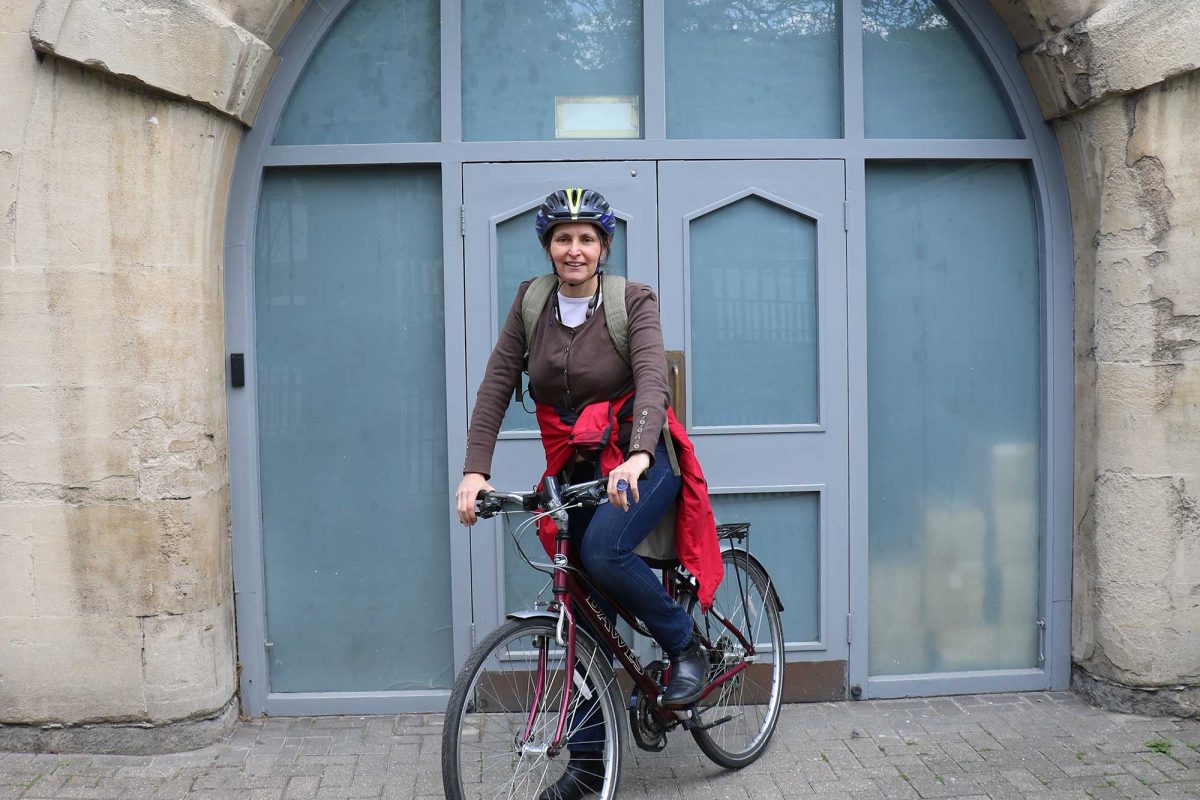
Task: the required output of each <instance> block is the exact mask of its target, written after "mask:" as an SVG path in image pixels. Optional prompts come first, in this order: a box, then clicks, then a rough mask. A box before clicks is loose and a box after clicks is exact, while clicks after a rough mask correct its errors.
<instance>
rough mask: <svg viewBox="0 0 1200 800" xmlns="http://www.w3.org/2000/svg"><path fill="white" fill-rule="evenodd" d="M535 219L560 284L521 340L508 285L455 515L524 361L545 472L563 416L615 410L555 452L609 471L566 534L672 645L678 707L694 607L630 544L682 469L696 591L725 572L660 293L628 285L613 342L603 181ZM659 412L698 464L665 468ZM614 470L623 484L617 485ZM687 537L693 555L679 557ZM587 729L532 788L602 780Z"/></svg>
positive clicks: (673, 498) (578, 789)
mask: <svg viewBox="0 0 1200 800" xmlns="http://www.w3.org/2000/svg"><path fill="white" fill-rule="evenodd" d="M535 227H536V232H537V235H538V238H539V240H540V242H541V245H542V248H543V249H544V250H545V252H546V256H547V258H548V259H549V261H550V265H551V268H552V270H553V273H554V274H555V275H556V276H557V280H558V287H557V291H552V292H551V293H550V296H549V297H548V298H547V302H546V305H545V307H544V308H543V309H541V310H540V313H539V316H538V322H537V325H536V327H535V328H534V329H533V334H532V336H531V337H529V338H530V340H529V341H526V334H525V323H524V320H523V313H522V302H523V300H524V298H525V295H526V292H527V291H528V290H529V288H530V285H531V284H532V283H533V282H532V281H526V282H525V283H523V284H521V286H520V288H518V290H517V296H516V299H515V300H514V302H513V305H512V309H511V311H510V312H509V314H508V318H507V320H506V321H505V324H504V328H503V330H501V332H500V336H499V339H498V340H497V342H496V347H495V349H494V350H493V351H492V354H491V357H490V358H489V359H488V364H487V370H486V372H485V374H484V378H483V381H482V383H481V384H480V387H479V392H478V395H477V396H476V401H475V410H474V413H473V414H472V417H471V427H470V430H469V433H468V435H467V452H466V461H465V464H464V467H463V479H462V482H461V483H460V484H459V486H458V491H457V494H456V503H457V508H458V516H459V520H460V521H461V522H462V523H463V524H464V525H472V524H474V523H475V501H476V498H477V497H478V495H479V493H480V492H481V491H491V490H492V487H491V485H490V484H489V483H488V476H489V473H490V470H491V460H492V453H493V450H494V448H495V443H496V436H497V434H498V432H499V430H500V425H501V422H502V420H503V418H504V413H505V411H506V409H507V408H508V399H509V397H511V396H512V394H513V391H514V389H515V388H516V387H517V385H518V381H519V379H520V374H521V371H522V369H523V368H525V369H526V370H527V371H528V373H529V384H530V390H529V391H530V395H531V396H533V397H534V398H535V401H536V402H537V405H538V419H539V425H540V427H541V429H542V434H543V443H544V444H545V446H546V449H547V467H548V473H555V472H558V471H559V469H560V464H558V463H556V462H561V461H563V458H562V457H561V455H560V454H561V450H562V447H561V446H562V445H563V443H564V442H566V441H568V438H567V437H568V435H569V432H570V430H571V426H574V425H578V424H579V422H580V421H581V420H592V421H594V420H595V419H597V415H596V413H595V412H600V413H601V415H602V416H601V417H600V418H601V419H604V420H607V419H611V418H613V417H615V419H616V421H617V436H616V439H615V441H614V442H611V443H609V444H608V447H607V453H605V452H604V450H605V448H604V446H603V443H601V450H600V452H597V451H596V450H589V451H585V452H581V453H575V452H572V453H571V454H570V457H568V458H567V459H566V463H565V464H562V465H561V468H562V469H563V470H564V471H565V472H566V473H567V475H568V479H569V480H572V481H579V480H588V479H591V478H594V477H598V473H602V472H603V471H607V473H608V498H609V503H607V504H605V505H601V506H599V507H595V508H576V509H572V510H571V511H570V512H569V517H570V532H571V547H572V551H573V553H575V554H577V556H578V558H579V560H580V561H581V562H582V564H583V567H584V569H585V570H586V571H587V573H588V575H589V577H590V578H591V579H592V580H594V581H595V583H596V584H597V585H599V587H600V588H601V589H603V590H604V591H605V592H607V593H608V594H609V595H612V596H615V597H619V598H620V599H621V601H622V603H623V604H624V605H625V606H626V607H627V608H628V609H629V610H630V611H632V612H633V613H634V614H635V615H636V616H637V617H638V618H639V619H641V620H642V622H644V623H645V625H646V628H647V629H648V630H649V631H650V632H651V633H652V634H653V635H654V638H655V640H657V642H658V643H659V645H660V646H661V647H662V648H663V650H664V652H666V654H667V655H668V656H669V657H670V659H671V677H670V680H669V682H668V685H667V688H666V691H665V693H664V695H663V705H665V706H671V707H680V708H682V707H687V706H689V705H691V704H693V703H695V702H696V700H697V699H698V698H699V696H700V694H701V691H702V690H703V688H704V685H705V680H706V678H707V674H708V673H707V670H708V663H707V658H706V656H705V653H704V651H703V649H702V648H701V647H700V645H699V643H698V642H695V641H693V637H692V618H691V616H690V615H689V614H688V613H687V612H686V611H684V609H682V608H680V607H679V606H677V605H675V604H674V603H673V602H672V601H671V599H670V598H669V597H668V596H667V593H666V591H665V589H664V588H663V585H662V582H661V581H660V580H659V579H658V578H657V577H656V576H655V574H654V572H653V571H652V570H651V569H650V567H649V566H647V565H646V563H645V562H643V561H642V560H641V558H640V557H638V556H637V555H636V554H635V553H634V549H635V548H636V547H637V546H638V545H639V544H640V543H641V542H642V540H643V539H645V538H646V536H647V535H648V534H649V533H650V532H651V531H652V530H654V528H655V526H656V525H657V524H658V522H659V521H660V520H661V519H662V518H663V516H664V515H665V514H666V513H667V512H668V511H669V510H670V509H671V508H672V507H673V506H675V504H676V502H677V500H678V498H679V497H680V494H681V487H683V486H684V481H685V480H691V481H692V483H693V484H695V483H696V481H697V480H698V481H699V483H700V486H699V490H696V489H697V487H696V486H695V485H693V486H691V487H690V488H691V489H693V491H689V492H686V493H685V494H686V495H687V497H688V498H689V499H688V503H689V504H690V506H696V505H703V506H704V508H703V509H701V510H699V511H697V509H696V508H694V507H693V508H690V512H691V513H689V515H688V518H690V519H699V520H701V521H702V523H703V524H700V525H691V526H688V529H687V530H679V534H680V536H681V537H686V542H685V541H682V540H681V541H680V545H681V546H680V555H681V558H684V564H685V566H688V567H689V569H690V570H691V571H692V572H693V573H696V577H697V578H698V579H700V580H701V584H702V589H703V590H706V591H702V597H703V595H704V594H707V597H708V600H709V601H711V598H712V591H714V590H715V583H713V582H712V580H713V574H714V573H715V575H716V576H717V577H716V578H715V580H716V581H719V580H720V578H719V575H720V574H721V573H720V570H721V561H720V551H719V546H718V543H717V539H716V532H715V528H714V527H713V522H712V512H711V508H709V507H707V503H708V500H707V495H706V494H705V492H704V491H703V486H702V482H703V476H702V475H700V474H699V470H698V465H695V461H694V455H693V453H692V451H691V446H690V443H688V442H687V440H686V434H684V433H683V429H682V426H680V425H678V423H677V422H676V421H675V420H674V415H673V414H671V412H670V411H669V393H668V390H667V366H666V355H665V352H664V347H663V337H662V328H661V325H660V322H659V315H658V303H657V300H656V298H655V296H654V293H653V292H652V291H651V289H650V287H648V286H646V285H644V284H640V283H633V282H629V283H627V284H626V288H625V298H624V299H625V307H626V308H625V310H626V314H627V317H628V353H627V354H623V353H621V352H618V349H617V347H616V345H615V344H614V341H613V338H612V336H611V335H610V332H609V329H608V320H607V318H606V314H605V313H604V312H603V310H602V309H601V308H600V307H601V305H602V304H603V299H604V291H603V281H604V280H605V277H604V275H603V273H602V272H601V271H600V267H601V266H602V265H603V264H604V262H605V260H606V258H607V256H608V253H609V250H610V248H611V246H612V240H613V234H614V232H615V230H616V218H615V216H614V215H613V213H612V211H611V209H610V208H609V205H608V202H607V201H606V200H605V199H604V197H603V196H602V195H601V194H600V193H599V192H595V191H592V190H588V189H565V190H560V191H556V192H554V193H552V194H551V195H549V196H548V197H547V198H546V200H545V202H544V203H543V204H542V205H541V207H540V208H539V209H538V214H537V220H536V223H535ZM526 358H527V359H528V363H527V365H526ZM668 419H670V422H671V423H672V424H671V425H670V426H669V431H670V434H671V435H672V437H673V440H674V441H673V444H674V445H675V446H677V447H679V448H681V449H682V450H684V451H685V454H686V456H687V458H688V461H687V463H688V464H691V465H694V467H693V469H692V470H691V472H690V473H689V472H688V471H686V470H685V472H684V475H683V476H682V477H681V475H679V474H676V472H675V471H674V469H673V466H672V458H671V455H669V453H668V442H667V441H666V440H665V438H664V428H667V427H668V425H667V423H668ZM564 431H565V432H567V433H566V435H564ZM580 438H590V437H580ZM605 456H607V457H605ZM697 475H698V476H699V478H697V477H696V476H697ZM622 483H624V484H627V486H628V489H627V490H625V489H624V488H623V487H621V486H619V484H622ZM685 545H686V552H687V553H688V555H689V556H690V559H691V562H692V563H689V559H688V558H685V557H684V552H685ZM699 573H706V574H699ZM596 599H597V600H598V601H599V598H596ZM602 605H603V604H602ZM606 610H607V609H606ZM609 616H610V617H611V613H610V614H609ZM587 730H588V728H587V726H579V730H578V732H577V733H576V734H575V735H573V736H572V737H571V741H570V743H569V746H568V749H569V751H570V762H569V764H568V767H567V771H566V772H565V773H564V775H563V777H562V778H561V779H559V781H558V782H557V783H556V784H554V785H553V786H551V787H550V788H548V789H547V790H546V791H545V792H543V793H542V795H541V800H565V799H566V798H570V799H571V800H574V798H579V797H582V796H583V795H584V794H587V793H590V792H594V791H596V790H597V789H598V786H599V784H598V783H597V781H596V778H595V772H596V771H595V769H594V763H595V760H596V759H598V757H599V750H600V748H602V747H603V742H602V741H601V742H596V741H588V740H587V736H586V733H587Z"/></svg>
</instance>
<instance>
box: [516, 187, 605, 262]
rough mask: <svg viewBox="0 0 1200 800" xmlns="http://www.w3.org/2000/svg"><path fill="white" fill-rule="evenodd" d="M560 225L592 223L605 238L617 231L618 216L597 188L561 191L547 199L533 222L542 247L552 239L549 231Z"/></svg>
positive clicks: (552, 193)
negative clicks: (563, 223)
mask: <svg viewBox="0 0 1200 800" xmlns="http://www.w3.org/2000/svg"><path fill="white" fill-rule="evenodd" d="M560 222H590V223H592V224H593V225H595V226H596V227H598V228H599V229H600V230H601V231H603V232H604V235H605V236H612V235H613V233H615V232H616V230H617V217H616V215H615V214H613V212H612V209H611V208H609V205H608V201H607V200H605V199H604V195H602V194H600V193H599V192H597V191H596V190H595V189H581V188H579V187H576V188H574V189H559V190H558V191H557V192H551V193H550V194H548V195H547V196H546V200H545V201H544V202H543V203H542V205H541V206H540V207H539V208H538V213H537V219H536V220H535V221H534V223H533V227H534V230H536V231H537V235H538V241H540V242H541V243H542V246H543V247H545V246H546V242H547V241H548V240H549V238H550V229H551V228H553V227H554V226H555V225H557V224H559V223H560Z"/></svg>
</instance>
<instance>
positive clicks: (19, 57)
mask: <svg viewBox="0 0 1200 800" xmlns="http://www.w3.org/2000/svg"><path fill="white" fill-rule="evenodd" d="M38 68H39V64H38V59H37V53H35V52H33V49H32V48H31V47H30V46H29V35H28V34H27V33H24V32H21V33H6V32H0V75H3V76H4V81H3V82H2V83H0V107H3V108H4V109H5V113H4V114H0V150H8V151H15V150H19V149H20V148H21V146H22V144H23V143H24V139H25V121H26V120H27V119H28V116H27V114H28V111H29V105H30V103H32V102H33V92H34V87H35V86H36V85H37V71H38ZM6 205H7V204H6ZM0 263H3V262H0Z"/></svg>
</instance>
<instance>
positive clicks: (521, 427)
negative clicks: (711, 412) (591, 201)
mask: <svg viewBox="0 0 1200 800" xmlns="http://www.w3.org/2000/svg"><path fill="white" fill-rule="evenodd" d="M568 186H583V187H587V188H591V189H596V190H598V191H600V192H601V193H602V194H604V196H605V197H606V198H607V199H608V201H609V203H610V204H611V205H612V207H613V210H614V212H615V213H616V215H617V218H618V220H617V237H616V239H615V240H614V242H613V248H612V252H611V253H610V255H609V260H608V263H607V264H606V266H605V270H606V271H608V272H611V273H614V274H621V275H625V276H627V277H628V278H629V279H630V280H634V281H639V282H641V283H647V284H649V285H651V286H652V287H655V288H656V289H657V284H658V271H657V253H656V251H657V246H658V227H657V214H656V210H655V202H654V201H655V193H656V184H655V180H654V163H653V162H594V163H592V162H589V163H561V164H466V165H464V166H463V196H464V198H465V200H464V206H465V211H464V213H465V222H466V233H465V240H464V250H465V258H466V262H465V263H466V286H467V298H466V304H467V308H468V309H488V310H489V311H490V313H489V314H488V315H487V316H486V317H484V315H481V314H476V315H468V317H467V368H468V375H467V386H468V392H469V399H470V404H471V405H472V406H473V405H474V397H475V391H476V390H477V388H478V386H479V381H480V379H481V378H482V376H483V372H484V368H485V366H486V364H487V359H488V356H489V355H490V353H491V349H492V347H493V345H494V343H495V341H496V338H497V335H498V333H499V330H500V328H501V326H502V325H503V322H504V320H505V318H506V317H507V315H508V313H509V311H510V309H511V308H512V304H513V300H514V298H515V296H516V290H517V287H518V286H519V285H520V284H521V282H522V281H525V280H527V279H529V278H533V277H536V276H537V275H540V274H542V273H544V272H547V271H548V270H549V264H548V262H547V260H546V255H545V253H544V252H543V250H542V248H541V246H540V244H539V243H538V240H537V236H536V235H535V234H534V231H533V219H534V215H535V212H536V209H537V207H538V206H539V205H540V204H541V202H542V200H543V199H545V197H546V195H548V194H549V193H550V192H552V191H555V190H556V189H562V188H564V187H568ZM522 380H524V376H522ZM526 405H527V407H528V408H529V409H530V410H532V409H533V403H532V401H531V400H529V399H528V398H526ZM545 463H546V460H545V456H544V454H543V451H542V445H541V441H540V437H539V434H538V432H537V421H536V420H535V419H534V417H533V415H532V414H530V413H527V412H526V411H525V410H524V409H522V408H521V406H520V405H519V404H517V403H515V402H514V403H512V404H511V405H510V407H509V410H508V414H507V416H506V418H505V424H504V427H503V428H502V430H501V433H500V438H499V441H497V443H496V451H495V455H494V456H493V459H492V472H491V475H492V478H491V482H492V485H494V486H496V487H497V488H506V489H516V490H521V489H524V488H527V487H530V486H532V485H534V484H535V483H536V482H537V479H538V478H539V477H540V476H541V474H542V471H543V469H544V468H545ZM521 546H522V547H523V548H524V550H525V552H526V553H527V554H528V555H530V556H531V557H532V558H534V559H535V560H542V561H545V560H546V555H545V551H543V550H542V547H541V544H540V543H539V542H538V540H537V538H536V536H535V535H534V533H533V532H532V531H530V532H528V533H526V534H525V535H524V536H523V538H522V539H521ZM471 558H472V564H473V575H474V589H475V592H474V597H475V622H476V636H477V637H480V636H483V635H484V634H486V633H487V631H489V630H491V629H492V628H493V627H495V625H496V624H498V623H499V622H500V621H501V620H502V619H503V618H504V614H505V613H507V612H509V611H517V610H521V609H526V608H529V607H530V606H531V605H532V603H533V602H534V601H535V600H536V599H537V596H538V592H539V590H540V589H541V588H542V587H543V586H544V585H545V583H546V576H545V575H543V574H541V573H539V572H536V571H534V570H533V569H531V568H530V567H529V566H528V565H527V564H526V563H525V562H524V561H523V560H522V559H521V558H520V557H519V555H518V554H517V550H516V546H515V545H514V543H513V542H512V541H511V539H510V537H509V532H508V530H507V529H506V528H505V526H504V525H503V523H502V522H501V521H499V520H495V521H491V522H488V523H481V524H480V525H478V526H476V529H475V531H474V533H473V536H472V550H471ZM541 599H542V600H543V601H545V600H546V599H547V597H545V596H543V597H542V598H541Z"/></svg>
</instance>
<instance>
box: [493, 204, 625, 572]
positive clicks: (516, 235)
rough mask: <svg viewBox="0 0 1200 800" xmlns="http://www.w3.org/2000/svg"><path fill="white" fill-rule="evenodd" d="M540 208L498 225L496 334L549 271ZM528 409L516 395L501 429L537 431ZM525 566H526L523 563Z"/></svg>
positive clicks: (619, 260) (618, 267) (617, 264)
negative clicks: (528, 288) (538, 222)
mask: <svg viewBox="0 0 1200 800" xmlns="http://www.w3.org/2000/svg"><path fill="white" fill-rule="evenodd" d="M536 216H537V209H532V210H530V211H526V212H525V213H524V214H520V215H518V216H516V217H512V218H511V219H506V220H505V221H504V222H501V223H500V224H499V225H497V226H496V260H497V275H496V290H497V291H496V319H497V321H498V322H497V326H496V333H497V334H499V333H500V328H501V327H502V326H503V325H504V320H506V319H507V318H508V312H509V309H511V308H512V304H513V298H515V297H516V296H517V287H519V286H520V285H521V283H522V282H524V281H527V280H529V279H530V278H534V277H537V276H538V275H541V274H542V273H543V272H549V271H550V262H549V260H548V259H547V257H546V251H545V250H543V249H542V248H541V246H540V245H539V244H538V240H537V234H535V233H534V232H533V220H534V218H535V217H536ZM625 254H626V250H625V222H624V220H617V232H616V235H615V236H614V237H613V244H612V250H611V251H610V252H609V254H608V261H607V263H606V264H605V265H604V268H603V269H604V272H605V273H607V274H612V275H622V276H624V275H625V274H626V272H625V257H626V256H625ZM521 385H522V387H525V388H528V384H527V382H526V376H525V374H524V373H522V374H521ZM525 408H527V409H529V411H526V410H525V409H524V408H521V404H520V403H518V402H517V401H516V398H513V399H511V400H510V401H509V403H508V411H506V412H505V414H504V423H503V425H502V426H501V428H500V430H502V431H536V430H537V427H538V424H537V418H536V417H534V415H533V400H532V399H530V398H529V396H528V395H526V397H525ZM522 566H524V565H522Z"/></svg>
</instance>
